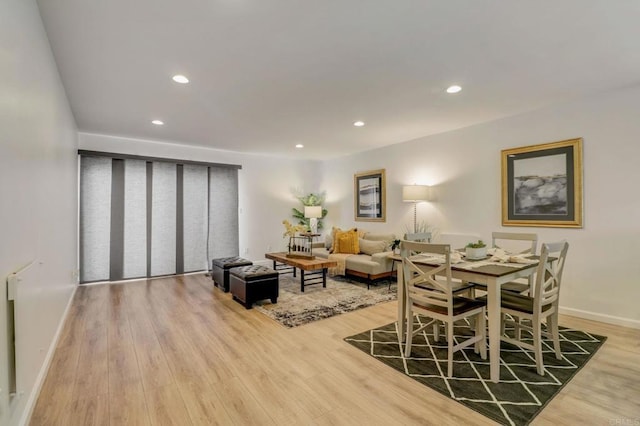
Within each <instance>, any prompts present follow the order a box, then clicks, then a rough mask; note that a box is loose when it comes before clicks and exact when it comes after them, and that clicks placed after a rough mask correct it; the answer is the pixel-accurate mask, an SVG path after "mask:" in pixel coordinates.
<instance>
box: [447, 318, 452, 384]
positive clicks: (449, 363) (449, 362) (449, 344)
mask: <svg viewBox="0 0 640 426" xmlns="http://www.w3.org/2000/svg"><path fill="white" fill-rule="evenodd" d="M447 349H448V353H449V357H448V358H447V376H448V377H451V376H452V375H453V321H449V322H447Z"/></svg>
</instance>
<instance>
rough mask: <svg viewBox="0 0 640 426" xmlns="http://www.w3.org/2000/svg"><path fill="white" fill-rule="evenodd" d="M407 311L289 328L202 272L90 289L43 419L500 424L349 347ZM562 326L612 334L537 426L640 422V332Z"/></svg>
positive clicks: (54, 369) (71, 319)
mask: <svg viewBox="0 0 640 426" xmlns="http://www.w3.org/2000/svg"><path fill="white" fill-rule="evenodd" d="M395 313H396V302H389V303H385V304H381V305H377V306H374V307H371V308H367V309H362V310H359V311H355V312H351V313H348V314H344V315H340V316H336V317H333V318H330V319H326V320H323V321H317V322H315V323H311V324H307V325H304V326H301V327H297V328H293V329H286V328H284V327H282V326H280V325H279V324H278V323H276V322H274V321H273V320H271V319H269V318H268V317H266V316H265V315H263V314H261V313H260V312H258V311H256V310H254V309H252V310H245V309H244V307H242V306H241V305H240V304H239V303H236V302H234V301H233V300H231V296H230V295H229V294H228V293H227V294H224V293H223V292H221V291H220V290H218V289H217V288H216V289H214V288H213V286H212V283H211V279H210V278H208V277H205V276H204V275H190V276H186V277H177V278H163V279H154V280H149V281H138V282H130V283H125V284H111V285H108V284H104V285H93V286H80V287H79V288H78V290H77V292H76V295H75V299H74V301H73V305H72V308H71V311H70V313H69V316H68V319H67V322H66V324H65V328H64V331H63V333H62V336H61V338H60V341H59V344H58V347H57V350H56V352H55V356H54V358H53V361H52V363H51V367H50V370H49V373H48V375H47V378H46V381H45V383H44V384H43V388H42V391H41V393H40V397H39V399H38V402H37V404H36V407H35V410H34V412H33V415H32V418H31V424H32V425H65V426H66V425H109V424H110V425H138V424H140V425H149V424H151V425H156V424H158V425H164V424H167V425H169V424H175V425H190V424H202V425H210V424H221V425H357V424H367V425H414V424H415V425H429V424H438V425H443V424H444V425H449V424H450V425H460V424H478V425H484V424H493V422H492V421H490V420H488V419H487V418H485V417H483V416H482V415H480V414H478V413H476V412H474V411H472V410H470V409H468V408H466V407H464V406H462V405H460V404H458V403H456V402H453V401H451V400H450V399H448V398H446V397H444V396H442V395H440V394H438V393H437V392H435V391H432V390H430V389H428V388H426V387H424V386H422V385H420V384H418V383H417V382H415V381H413V380H412V379H410V378H407V377H405V376H404V375H402V374H400V373H398V372H396V371H395V370H393V369H391V368H389V367H386V366H385V365H384V364H382V363H381V362H378V361H376V360H375V359H373V358H371V357H369V356H368V355H366V354H364V353H362V352H360V351H359V350H357V349H355V348H353V347H351V346H350V345H348V344H347V343H345V342H343V338H344V337H346V336H350V335H352V334H355V333H358V332H361V331H364V330H368V329H371V328H373V327H376V326H380V325H383V324H387V323H390V322H392V321H393V320H394V319H395V318H394V315H395ZM560 325H563V326H568V327H575V328H579V329H582V330H586V331H590V332H593V333H597V334H603V335H606V336H608V337H609V339H608V340H607V342H606V343H605V345H604V347H602V348H601V349H600V351H599V352H598V353H597V354H596V355H595V356H594V357H593V359H592V360H591V361H590V362H589V363H588V364H587V366H586V367H585V368H584V369H583V370H582V371H580V372H579V373H578V375H577V376H576V377H575V378H574V379H573V380H572V381H571V382H570V383H569V384H568V385H567V386H566V387H565V388H564V389H563V390H562V391H561V392H560V394H559V395H558V396H557V397H556V398H555V399H553V400H552V401H551V403H550V404H549V405H548V406H547V407H546V408H545V409H544V410H543V411H542V413H541V414H540V415H539V416H538V417H537V418H536V419H535V420H534V422H533V424H537V425H552V424H553V425H557V424H576V425H578V424H602V425H610V424H611V425H612V424H615V425H619V424H623V425H634V426H636V425H638V424H639V422H640V330H633V329H628V328H622V327H614V326H610V325H606V324H602V323H597V322H592V321H586V320H580V319H576V318H572V317H566V316H564V317H561V321H560ZM616 422H618V423H616ZM620 422H622V423H620ZM624 422H626V423H624Z"/></svg>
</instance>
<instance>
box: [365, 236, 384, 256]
mask: <svg viewBox="0 0 640 426" xmlns="http://www.w3.org/2000/svg"><path fill="white" fill-rule="evenodd" d="M358 244H359V245H360V253H363V254H369V255H371V254H374V253H380V252H383V251H385V250H386V248H387V242H386V241H371V240H365V239H364V238H360V239H359V240H358Z"/></svg>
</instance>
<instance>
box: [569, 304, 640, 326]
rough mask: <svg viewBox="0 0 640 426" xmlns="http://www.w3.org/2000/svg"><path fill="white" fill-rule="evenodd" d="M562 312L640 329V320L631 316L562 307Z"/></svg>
mask: <svg viewBox="0 0 640 426" xmlns="http://www.w3.org/2000/svg"><path fill="white" fill-rule="evenodd" d="M560 313H561V314H564V315H570V316H572V317H578V318H584V319H588V320H593V321H599V322H604V323H607V324H613V325H620V326H622V327H629V328H637V329H640V321H639V320H634V319H630V318H622V317H616V316H613V315H605V314H598V313H595V312H589V311H583V310H580V309H573V308H563V307H562V306H561V307H560Z"/></svg>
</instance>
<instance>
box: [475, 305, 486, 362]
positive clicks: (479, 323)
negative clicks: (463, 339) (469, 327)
mask: <svg viewBox="0 0 640 426" xmlns="http://www.w3.org/2000/svg"><path fill="white" fill-rule="evenodd" d="M485 314H486V312H485V310H484V309H483V310H482V312H481V313H480V314H479V315H478V316H479V318H478V319H476V336H482V339H480V341H479V342H477V343H476V345H478V347H479V348H480V358H482V359H487V318H486V315H485Z"/></svg>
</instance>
